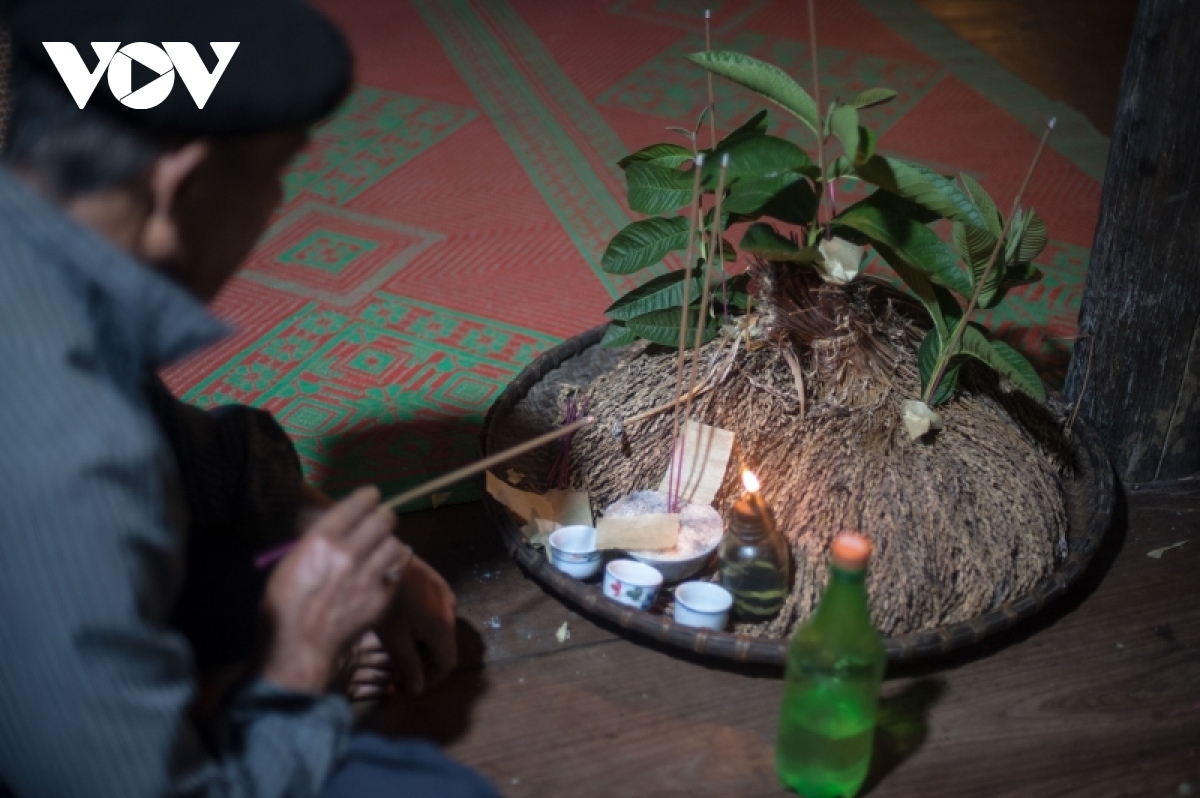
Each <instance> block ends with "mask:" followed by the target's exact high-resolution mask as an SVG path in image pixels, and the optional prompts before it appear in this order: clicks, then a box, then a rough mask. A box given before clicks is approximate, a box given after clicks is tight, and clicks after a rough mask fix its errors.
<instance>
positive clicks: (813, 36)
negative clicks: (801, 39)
mask: <svg viewBox="0 0 1200 798" xmlns="http://www.w3.org/2000/svg"><path fill="white" fill-rule="evenodd" d="M808 49H809V50H810V51H812V73H813V103H814V104H815V105H816V106H817V170H818V177H819V178H820V180H821V192H820V193H819V194H817V219H816V221H817V224H820V223H821V204H822V202H821V201H822V200H823V199H824V198H825V183H826V182H827V181H826V179H825V132H824V126H823V125H822V124H821V78H820V73H819V72H818V69H817V12H816V10H815V8H814V0H808ZM850 157H851V158H853V157H854V154H853V153H851V155H850ZM826 232H827V233H828V234H829V235H830V236H832V235H833V227H832V226H830V228H829V230H828V231H826Z"/></svg>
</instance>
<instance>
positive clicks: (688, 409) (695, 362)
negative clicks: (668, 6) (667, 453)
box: [668, 153, 729, 512]
mask: <svg viewBox="0 0 1200 798" xmlns="http://www.w3.org/2000/svg"><path fill="white" fill-rule="evenodd" d="M728 169H729V153H725V154H724V155H722V156H721V171H720V174H719V176H718V177H717V201H716V204H715V205H714V206H713V226H712V231H713V232H715V234H716V244H715V245H714V243H713V238H712V236H713V233H712V232H710V233H709V240H708V252H707V253H705V255H706V257H705V258H704V275H703V277H702V278H701V282H702V283H703V288H702V289H701V293H700V307H699V309H698V310H697V313H696V334H695V336H693V341H694V343H693V344H692V365H691V368H690V369H688V390H687V394H685V396H684V402H683V432H682V433H681V434H680V436H679V453H678V458H677V459H674V458H675V449H674V448H673V447H672V449H671V456H672V458H673V459H672V461H671V465H670V467H671V468H672V470H673V471H674V472H676V489H680V488H682V487H683V457H684V449H685V448H686V447H687V422H688V418H689V417H690V416H691V414H692V396H693V394H695V392H696V377H697V375H698V374H699V371H700V345H701V344H702V343H704V328H705V327H706V326H707V321H708V302H709V299H711V298H712V289H711V287H710V282H709V281H710V272H711V264H712V259H713V252H716V253H717V257H718V258H720V257H721V243H720V242H721V233H722V231H721V198H722V195H723V194H724V193H725V173H726V171H727V170H728ZM698 210H699V209H697V211H698ZM718 262H719V261H718ZM668 498H669V497H668ZM669 507H670V511H671V512H676V511H677V509H678V508H677V507H676V506H675V503H674V502H672V503H671V504H670V505H669Z"/></svg>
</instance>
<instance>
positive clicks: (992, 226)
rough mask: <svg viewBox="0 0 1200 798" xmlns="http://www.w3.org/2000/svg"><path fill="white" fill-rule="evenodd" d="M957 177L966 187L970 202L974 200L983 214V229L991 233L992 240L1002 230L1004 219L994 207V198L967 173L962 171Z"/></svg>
mask: <svg viewBox="0 0 1200 798" xmlns="http://www.w3.org/2000/svg"><path fill="white" fill-rule="evenodd" d="M958 179H959V180H961V181H962V184H963V188H964V189H966V191H967V196H969V197H970V198H971V202H974V203H975V207H976V208H978V209H979V213H980V214H981V215H982V216H983V219H984V222H985V223H986V226H985V228H984V229H986V230H987V231H988V232H989V233H991V234H992V240H993V241H994V240H995V239H996V238H998V237H999V236H1000V233H1002V232H1003V231H1004V220H1003V219H1002V218H1001V216H1000V211H999V210H998V209H997V208H996V202H995V200H993V199H992V195H991V194H988V193H987V192H986V191H984V189H983V186H981V185H979V182H978V181H977V180H975V178H973V177H971V176H970V175H969V174H967V173H965V172H962V173H960V174H959V176H958Z"/></svg>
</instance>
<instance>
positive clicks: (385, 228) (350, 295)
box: [241, 203, 442, 305]
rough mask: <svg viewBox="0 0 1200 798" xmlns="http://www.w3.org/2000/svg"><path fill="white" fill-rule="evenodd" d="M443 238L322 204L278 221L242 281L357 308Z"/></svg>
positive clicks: (294, 211)
mask: <svg viewBox="0 0 1200 798" xmlns="http://www.w3.org/2000/svg"><path fill="white" fill-rule="evenodd" d="M440 240H442V236H441V234H440V233H436V232H433V231H430V230H422V229H421V228H419V227H412V226H410V225H405V224H401V223H400V222H393V221H389V220H387V219H383V218H380V217H377V216H369V215H366V214H362V213H357V212H355V211H348V210H345V209H343V208H334V207H331V206H328V205H321V204H318V203H306V204H303V205H300V206H297V207H293V208H292V209H291V210H290V211H289V212H287V213H286V214H285V215H284V216H283V217H282V218H280V219H277V220H276V221H275V222H274V224H272V225H271V228H270V229H269V230H268V231H267V234H266V236H264V238H263V242H264V243H262V244H261V245H260V246H259V248H258V249H256V250H255V251H254V254H253V255H252V256H251V257H250V260H249V261H247V263H246V266H245V268H243V269H242V271H241V278H242V279H245V280H252V281H254V282H257V283H261V284H263V285H266V286H269V287H271V288H274V289H277V290H280V291H287V292H289V293H292V294H299V295H300V296H304V297H307V298H310V299H320V300H323V301H325V302H328V303H331V304H335V305H354V304H357V303H358V302H361V301H362V300H363V299H365V298H366V297H367V296H368V295H369V294H370V293H371V292H372V291H374V290H375V289H376V288H378V287H379V286H380V285H382V284H383V283H384V282H386V281H387V280H389V279H390V278H392V277H393V276H395V274H396V273H397V272H398V271H400V270H401V269H403V268H404V266H405V265H406V264H408V263H409V262H410V261H412V259H413V258H415V257H416V256H417V255H419V254H420V253H422V252H424V251H425V250H426V249H427V248H428V247H429V246H430V245H432V244H433V243H435V242H437V241H440Z"/></svg>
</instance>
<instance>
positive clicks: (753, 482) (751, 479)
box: [742, 471, 762, 493]
mask: <svg viewBox="0 0 1200 798" xmlns="http://www.w3.org/2000/svg"><path fill="white" fill-rule="evenodd" d="M742 486H743V487H744V488H745V489H746V490H748V491H750V492H751V493H758V491H759V489H761V488H762V483H761V482H759V481H758V477H756V476H755V475H754V472H753V471H743V472H742Z"/></svg>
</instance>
